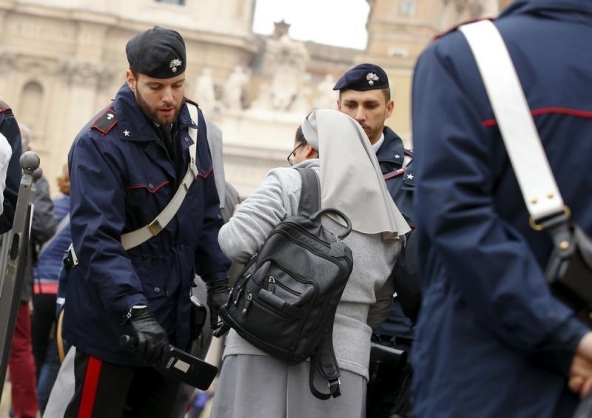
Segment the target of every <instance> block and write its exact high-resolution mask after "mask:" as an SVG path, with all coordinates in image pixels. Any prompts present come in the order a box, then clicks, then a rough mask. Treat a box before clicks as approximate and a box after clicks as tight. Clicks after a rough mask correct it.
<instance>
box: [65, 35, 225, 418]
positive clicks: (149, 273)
mask: <svg viewBox="0 0 592 418" xmlns="http://www.w3.org/2000/svg"><path fill="white" fill-rule="evenodd" d="M126 53H127V59H128V62H129V69H128V70H127V73H126V78H127V81H126V83H125V84H124V85H123V86H122V87H121V89H120V90H119V91H118V92H117V95H116V96H115V99H114V101H113V102H112V104H110V105H109V106H108V107H107V108H105V109H104V110H103V111H101V112H100V113H99V114H98V115H97V116H96V117H94V118H93V119H92V120H91V121H90V122H89V123H88V124H87V125H86V126H85V127H84V128H83V129H82V130H81V131H80V133H79V134H78V136H77V138H76V140H75V141H74V143H73V145H72V148H71V150H70V154H69V160H68V165H69V171H70V176H71V193H70V196H71V227H72V238H73V245H74V250H75V253H76V256H77V259H78V265H77V266H76V267H73V268H72V269H71V271H70V277H69V282H68V288H67V297H66V302H65V307H64V312H65V313H64V329H63V336H64V338H65V339H66V340H67V341H68V342H69V343H71V344H72V345H74V346H75V347H76V349H77V351H76V360H75V375H76V393H75V395H74V397H73V398H72V400H71V401H70V404H69V405H68V408H67V411H66V415H65V416H66V417H75V416H82V415H85V416H91V415H92V416H95V417H120V416H138V417H139V416H142V417H167V416H170V414H171V411H172V407H173V403H174V400H175V396H176V393H177V386H178V383H177V382H176V381H173V380H171V379H170V378H168V377H166V376H164V375H162V374H161V373H159V372H158V371H157V370H156V369H155V368H153V367H150V366H151V365H154V364H155V363H156V362H157V361H158V360H159V358H160V356H161V354H162V352H163V350H164V349H165V347H166V345H167V344H169V343H170V344H172V345H174V346H176V347H178V348H180V349H182V350H187V349H188V348H189V345H190V339H191V335H192V326H191V303H190V299H189V297H190V293H191V283H192V282H193V278H194V276H195V274H196V273H197V274H199V275H200V276H201V277H202V278H203V279H204V281H205V282H206V285H207V288H208V305H209V307H210V312H211V314H212V315H211V316H212V319H211V324H212V326H213V327H216V324H217V320H218V316H217V312H218V308H219V307H220V306H221V305H222V304H223V303H224V302H225V301H226V298H227V294H228V280H227V278H226V271H227V270H228V267H229V265H230V263H229V261H228V259H227V258H226V257H225V256H224V255H223V253H222V252H221V250H220V247H219V246H218V239H217V237H218V231H219V228H220V226H221V224H222V220H221V217H220V211H219V201H218V194H217V191H216V185H215V182H214V174H213V171H212V159H211V156H210V153H209V147H208V143H207V140H206V123H205V121H204V117H203V115H202V113H201V111H199V112H198V117H197V120H195V119H192V117H191V116H190V113H189V109H188V106H187V105H186V103H187V100H186V99H185V98H184V95H183V94H184V89H185V66H186V59H187V58H186V53H185V43H184V41H183V38H182V37H181V35H180V34H179V33H178V32H176V31H173V30H170V29H164V28H160V27H154V28H152V29H149V30H147V31H145V32H142V33H140V34H138V35H137V36H135V37H134V38H132V39H131V40H130V41H129V42H128V43H127V46H126ZM189 128H197V129H198V134H197V156H196V158H195V166H196V167H195V168H196V170H197V171H196V173H197V176H196V177H195V179H194V181H193V183H191V186H190V187H189V189H188V190H187V194H186V196H185V198H184V200H183V202H182V204H181V205H180V206H179V207H178V209H177V210H176V214H175V216H174V217H173V218H172V220H171V221H170V223H168V224H167V225H166V226H165V227H164V228H159V227H158V225H155V223H154V222H152V221H153V220H154V219H155V218H156V217H157V216H159V215H160V214H161V212H162V211H163V209H164V208H165V207H166V206H167V204H169V202H170V201H171V199H172V198H173V195H174V194H175V193H176V192H177V190H178V189H179V188H180V187H181V188H185V189H186V186H185V184H186V183H184V184H182V179H183V177H184V176H185V173H186V171H187V168H188V167H189V166H190V163H191V161H190V152H189V147H190V145H192V144H193V143H194V141H193V139H192V138H191V136H190V133H189V132H188V129H189ZM188 174H189V172H188ZM151 222H152V224H151ZM148 224H151V225H152V226H151V228H150V231H151V232H152V233H153V234H154V235H155V236H153V237H151V238H150V239H148V240H147V241H144V242H143V243H141V244H140V245H137V246H135V247H133V248H130V249H128V250H127V251H126V250H125V249H124V247H123V245H122V241H121V240H122V235H123V234H126V233H128V232H132V231H135V230H137V229H139V228H142V227H145V226H146V225H148ZM154 226H155V228H153V227H154ZM126 248H128V247H126ZM122 335H131V336H132V337H133V339H134V340H135V345H136V348H137V350H136V351H130V350H127V349H125V348H123V347H121V346H120V345H119V341H120V337H121V336H122ZM79 414H80V415H79Z"/></svg>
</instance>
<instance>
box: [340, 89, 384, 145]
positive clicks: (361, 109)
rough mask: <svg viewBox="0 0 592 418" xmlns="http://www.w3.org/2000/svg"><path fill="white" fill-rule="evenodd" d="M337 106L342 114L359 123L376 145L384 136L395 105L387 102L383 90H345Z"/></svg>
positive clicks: (371, 141)
mask: <svg viewBox="0 0 592 418" xmlns="http://www.w3.org/2000/svg"><path fill="white" fill-rule="evenodd" d="M337 105H338V108H339V110H340V111H341V112H343V113H345V114H347V115H349V116H351V117H352V118H354V119H355V120H356V121H358V123H359V124H360V125H361V126H362V129H364V132H366V135H368V139H370V143H372V144H375V143H376V142H378V140H379V139H380V136H381V135H382V128H383V127H384V122H385V121H386V119H387V118H388V117H389V116H390V115H391V113H392V112H393V108H394V106H395V103H394V102H393V101H392V100H388V101H387V97H386V95H385V92H384V91H383V90H366V91H357V90H343V91H341V93H340V97H339V101H338V102H337Z"/></svg>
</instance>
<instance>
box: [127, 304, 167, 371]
mask: <svg viewBox="0 0 592 418" xmlns="http://www.w3.org/2000/svg"><path fill="white" fill-rule="evenodd" d="M128 316H129V320H130V325H131V326H132V328H133V330H134V333H135V335H134V337H135V340H136V341H135V346H136V351H137V352H138V353H139V354H140V357H141V358H142V362H143V363H144V364H148V365H152V364H155V363H156V362H157V361H158V360H160V357H161V356H162V353H163V351H164V349H165V348H166V346H167V345H168V344H169V340H168V338H167V334H166V332H165V331H164V329H162V327H161V326H160V324H159V323H158V322H157V321H156V318H154V314H153V313H152V312H150V311H149V310H148V308H147V307H133V308H132V309H130V313H129V314H128Z"/></svg>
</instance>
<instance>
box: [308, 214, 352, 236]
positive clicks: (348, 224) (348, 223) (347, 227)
mask: <svg viewBox="0 0 592 418" xmlns="http://www.w3.org/2000/svg"><path fill="white" fill-rule="evenodd" d="M326 213H332V214H334V215H336V216H338V217H339V218H341V219H343V220H344V221H345V232H343V233H342V234H340V235H337V238H339V239H344V238H345V237H347V236H348V235H349V233H350V232H351V231H352V223H351V221H350V220H349V218H348V217H347V216H346V214H345V213H343V212H342V211H340V210H338V209H335V208H325V209H321V210H319V211H318V212H315V213H313V214H312V215H310V218H309V219H310V220H311V221H315V220H316V219H317V218H318V217H319V216H321V215H323V214H326Z"/></svg>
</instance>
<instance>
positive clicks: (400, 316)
mask: <svg viewBox="0 0 592 418" xmlns="http://www.w3.org/2000/svg"><path fill="white" fill-rule="evenodd" d="M383 134H384V142H383V143H382V145H381V146H380V148H379V149H378V152H377V153H376V158H377V159H378V162H379V164H380V169H381V171H382V174H384V175H387V177H389V178H388V179H387V180H386V185H387V188H388V190H389V193H390V195H391V197H392V198H393V201H394V202H395V204H396V205H397V208H398V209H399V210H400V211H401V213H402V214H403V216H405V219H406V220H407V222H408V223H410V224H413V191H414V189H415V178H414V175H413V161H410V162H409V164H407V165H406V166H405V167H404V168H403V161H404V159H405V155H407V156H408V157H412V156H413V152H412V151H411V150H406V149H405V147H404V144H403V140H402V139H401V137H400V136H399V135H397V134H396V133H395V132H393V130H392V129H390V128H389V127H388V126H385V127H384V129H383ZM399 273H401V272H399ZM403 273H404V272H403ZM402 280H405V278H403V279H402ZM395 290H397V289H395ZM374 333H376V334H380V335H382V336H386V337H402V338H407V339H411V338H413V330H412V323H411V321H410V320H409V318H408V317H407V316H405V314H404V313H403V309H402V307H401V302H400V300H399V297H397V298H395V299H394V301H393V305H392V306H391V310H390V311H389V314H388V317H387V319H386V320H385V321H384V322H383V323H382V324H381V325H380V326H378V327H376V328H375V329H374Z"/></svg>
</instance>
